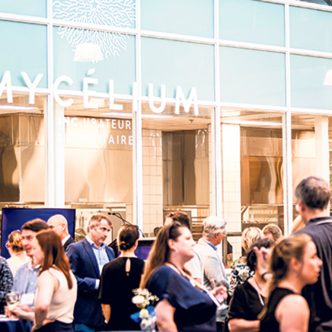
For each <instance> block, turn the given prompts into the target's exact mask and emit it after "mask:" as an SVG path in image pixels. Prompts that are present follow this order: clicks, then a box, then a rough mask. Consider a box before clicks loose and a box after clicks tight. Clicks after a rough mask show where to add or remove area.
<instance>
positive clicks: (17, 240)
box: [7, 230, 23, 252]
mask: <svg viewBox="0 0 332 332" xmlns="http://www.w3.org/2000/svg"><path fill="white" fill-rule="evenodd" d="M7 246H9V247H10V249H11V250H13V251H14V252H20V251H23V245H22V234H21V232H20V231H19V230H16V231H12V232H11V233H10V234H9V235H8V241H7Z"/></svg>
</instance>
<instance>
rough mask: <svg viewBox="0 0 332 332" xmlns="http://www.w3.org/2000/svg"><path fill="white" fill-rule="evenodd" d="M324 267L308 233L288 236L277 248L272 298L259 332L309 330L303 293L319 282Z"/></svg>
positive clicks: (273, 258) (307, 310) (273, 264)
mask: <svg viewBox="0 0 332 332" xmlns="http://www.w3.org/2000/svg"><path fill="white" fill-rule="evenodd" d="M321 266H322V261H321V260H320V259H319V258H318V256H317V250H316V246H315V244H314V242H313V241H312V240H311V237H310V236H308V235H306V234H300V235H292V236H289V237H287V238H285V239H283V240H282V241H281V242H279V243H278V244H277V245H276V246H275V247H274V249H273V251H272V255H271V262H270V270H271V273H272V278H271V281H270V288H269V292H270V295H269V300H268V304H267V308H266V312H265V314H264V316H263V318H262V321H261V325H260V331H263V332H270V331H273V332H278V331H282V332H286V331H298V332H306V331H308V322H309V313H310V311H309V307H308V304H307V302H306V300H305V299H304V298H303V297H302V296H301V291H302V288H303V287H304V286H305V285H308V284H313V283H315V282H316V281H317V279H318V276H319V272H320V269H321Z"/></svg>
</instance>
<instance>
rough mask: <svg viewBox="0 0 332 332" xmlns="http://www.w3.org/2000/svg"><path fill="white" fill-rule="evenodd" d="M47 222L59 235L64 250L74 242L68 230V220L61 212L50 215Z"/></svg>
mask: <svg viewBox="0 0 332 332" xmlns="http://www.w3.org/2000/svg"><path fill="white" fill-rule="evenodd" d="M47 224H48V226H49V227H50V228H52V229H53V230H54V232H55V233H57V234H58V235H59V236H60V239H61V242H62V245H63V249H64V250H65V251H66V250H67V248H68V246H69V245H70V244H71V243H73V242H75V241H74V239H73V238H72V237H71V236H70V234H69V232H68V221H67V219H66V218H65V217H64V216H63V215H62V214H55V215H54V216H52V217H50V218H49V219H48V220H47Z"/></svg>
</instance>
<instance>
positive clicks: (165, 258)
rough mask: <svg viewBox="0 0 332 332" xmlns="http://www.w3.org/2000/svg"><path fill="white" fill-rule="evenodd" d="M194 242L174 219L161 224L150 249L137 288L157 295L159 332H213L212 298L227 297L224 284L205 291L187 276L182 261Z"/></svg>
mask: <svg viewBox="0 0 332 332" xmlns="http://www.w3.org/2000/svg"><path fill="white" fill-rule="evenodd" d="M194 245H195V241H194V240H193V238H192V235H191V232H190V230H189V229H188V227H186V226H183V225H181V224H179V223H178V222H174V223H170V224H168V225H166V226H164V227H163V228H162V229H161V230H160V231H159V233H158V235H157V238H156V240H155V242H154V244H153V246H152V249H151V251H150V254H149V257H148V260H147V266H146V269H145V272H144V275H143V277H142V282H141V287H142V288H147V289H148V290H149V291H150V292H151V293H152V294H153V295H156V296H157V297H158V298H159V302H158V304H157V305H156V317H157V325H158V330H159V331H167V332H177V331H184V332H185V331H191V332H196V331H197V332H201V331H206V332H208V331H211V332H212V331H213V332H215V331H216V328H217V324H216V305H217V303H218V301H217V299H216V298H215V296H216V297H219V296H222V297H223V296H227V290H226V288H225V287H224V286H220V287H217V288H215V289H213V290H212V291H211V293H209V292H208V291H207V290H206V289H204V288H203V286H201V285H200V284H198V283H197V282H195V280H194V279H193V278H192V277H191V276H190V273H189V272H188V271H187V270H186V269H185V263H186V262H188V261H189V260H190V259H191V258H192V257H193V256H194V250H193V247H194Z"/></svg>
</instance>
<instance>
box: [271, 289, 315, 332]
mask: <svg viewBox="0 0 332 332" xmlns="http://www.w3.org/2000/svg"><path fill="white" fill-rule="evenodd" d="M275 317H276V319H277V321H278V322H279V326H280V332H307V331H308V322H309V307H308V304H307V302H306V300H305V299H304V298H303V297H302V296H301V295H288V296H286V297H284V298H283V299H282V300H281V301H280V303H279V304H278V306H277V308H276V312H275Z"/></svg>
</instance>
